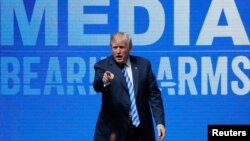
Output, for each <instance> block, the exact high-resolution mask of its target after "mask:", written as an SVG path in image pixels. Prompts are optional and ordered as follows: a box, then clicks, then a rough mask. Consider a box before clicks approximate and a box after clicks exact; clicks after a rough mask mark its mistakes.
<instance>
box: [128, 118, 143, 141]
mask: <svg viewBox="0 0 250 141" xmlns="http://www.w3.org/2000/svg"><path fill="white" fill-rule="evenodd" d="M125 141H142V133H141V127H140V125H139V126H138V127H135V126H134V125H133V124H132V119H131V117H130V118H129V121H128V131H127V134H126V139H125Z"/></svg>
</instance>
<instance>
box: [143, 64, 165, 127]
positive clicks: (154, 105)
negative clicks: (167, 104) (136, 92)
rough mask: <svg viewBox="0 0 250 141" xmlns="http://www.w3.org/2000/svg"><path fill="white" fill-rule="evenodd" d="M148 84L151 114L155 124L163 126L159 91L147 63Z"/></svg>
mask: <svg viewBox="0 0 250 141" xmlns="http://www.w3.org/2000/svg"><path fill="white" fill-rule="evenodd" d="M147 66H148V67H147V70H148V72H147V73H148V84H149V92H150V93H149V102H150V105H151V109H152V112H153V116H154V119H155V122H156V124H163V125H164V126H165V114H164V106H163V101H162V97H161V91H160V89H159V88H158V85H157V81H156V78H155V75H154V74H153V72H152V68H151V64H150V62H148V65H147Z"/></svg>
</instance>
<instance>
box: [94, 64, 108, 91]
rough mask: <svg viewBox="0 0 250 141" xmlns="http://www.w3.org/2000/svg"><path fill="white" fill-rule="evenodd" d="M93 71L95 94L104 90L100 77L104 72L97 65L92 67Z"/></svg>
mask: <svg viewBox="0 0 250 141" xmlns="http://www.w3.org/2000/svg"><path fill="white" fill-rule="evenodd" d="M94 70H95V77H94V82H93V87H94V89H95V91H96V92H102V91H103V90H104V83H103V81H102V77H103V74H104V72H105V70H104V69H103V68H102V67H101V65H100V64H98V63H97V64H95V65H94Z"/></svg>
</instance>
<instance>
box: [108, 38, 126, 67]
mask: <svg viewBox="0 0 250 141" xmlns="http://www.w3.org/2000/svg"><path fill="white" fill-rule="evenodd" d="M111 48H112V54H113V57H114V59H115V61H116V62H117V63H126V61H127V59H128V55H129V52H130V47H129V45H128V43H127V42H125V41H113V42H111Z"/></svg>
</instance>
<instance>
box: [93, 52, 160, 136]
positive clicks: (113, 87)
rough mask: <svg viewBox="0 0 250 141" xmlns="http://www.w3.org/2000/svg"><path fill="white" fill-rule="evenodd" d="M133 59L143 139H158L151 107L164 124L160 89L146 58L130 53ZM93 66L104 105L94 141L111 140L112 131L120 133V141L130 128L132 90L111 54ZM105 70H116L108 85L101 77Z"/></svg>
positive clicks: (158, 119) (157, 118) (132, 65)
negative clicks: (105, 84) (129, 90)
mask: <svg viewBox="0 0 250 141" xmlns="http://www.w3.org/2000/svg"><path fill="white" fill-rule="evenodd" d="M130 62H131V69H132V75H133V84H134V91H135V97H136V105H137V110H138V113H139V118H140V127H141V129H142V135H143V141H155V136H154V126H153V120H152V115H151V110H152V113H153V117H154V119H155V123H156V124H163V125H165V121H164V108H163V102H162V98H161V92H160V90H159V88H158V86H157V81H156V78H155V76H154V74H153V72H152V69H151V64H150V62H149V61H148V60H147V59H144V58H142V57H137V56H130ZM94 69H95V78H94V83H93V86H94V89H95V91H96V92H101V93H102V106H101V110H100V113H99V116H98V120H97V124H96V129H95V135H94V141H108V140H109V136H110V134H111V133H115V134H116V135H117V141H123V140H125V137H126V132H127V128H128V120H129V109H130V99H129V92H128V88H127V84H126V81H125V79H124V76H123V74H122V72H121V69H120V68H119V66H118V65H117V63H116V62H115V60H114V59H113V57H112V56H110V57H108V58H106V59H104V60H101V61H99V62H97V63H96V64H95V66H94ZM105 71H110V72H112V73H113V74H114V79H113V80H112V81H111V83H110V84H109V85H108V86H106V87H104V83H103V81H102V77H103V74H104V72H105Z"/></svg>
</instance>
